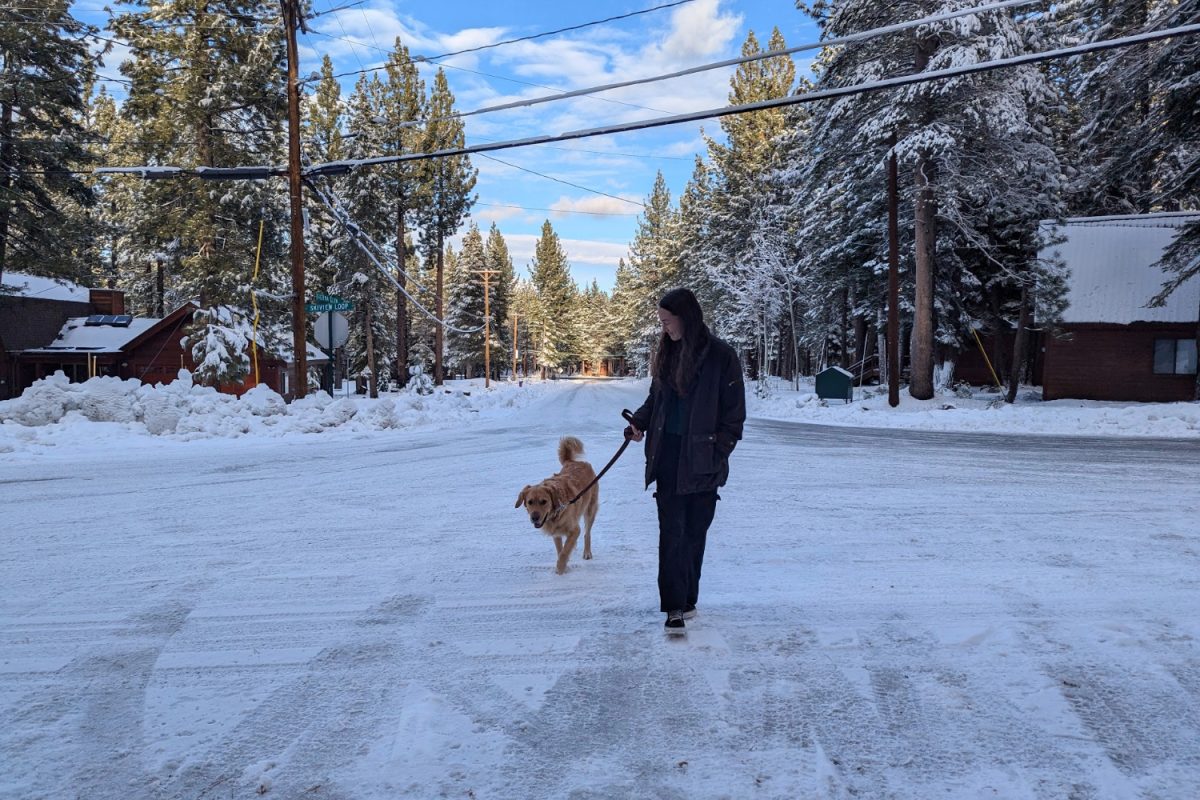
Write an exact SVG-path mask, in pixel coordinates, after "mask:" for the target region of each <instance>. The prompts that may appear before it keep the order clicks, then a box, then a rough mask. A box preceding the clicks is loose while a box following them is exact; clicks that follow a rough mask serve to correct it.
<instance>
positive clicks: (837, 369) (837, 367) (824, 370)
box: [821, 364, 854, 378]
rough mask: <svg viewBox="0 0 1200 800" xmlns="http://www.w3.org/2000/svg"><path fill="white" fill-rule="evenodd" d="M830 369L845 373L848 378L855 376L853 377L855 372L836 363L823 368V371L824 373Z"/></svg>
mask: <svg viewBox="0 0 1200 800" xmlns="http://www.w3.org/2000/svg"><path fill="white" fill-rule="evenodd" d="M830 370H833V371H836V372H840V373H842V374H843V375H845V376H846V377H847V378H853V377H854V373H853V372H850V371H849V370H846V369H842V368H841V367H839V366H837V365H836V364H834V365H833V366H832V367H826V368H825V369H823V370H821V372H823V373H824V372H829V371H830Z"/></svg>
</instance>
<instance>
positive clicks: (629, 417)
mask: <svg viewBox="0 0 1200 800" xmlns="http://www.w3.org/2000/svg"><path fill="white" fill-rule="evenodd" d="M621 416H622V417H624V418H625V421H626V422H628V423H629V424H630V425H632V424H633V412H632V411H630V410H629V409H628V408H625V409H622V410H621ZM632 437H633V428H631V427H628V428H626V429H625V441H623V442H621V446H620V447H618V448H617V452H616V453H615V454H613V457H612V458H610V459H609V460H608V463H607V464H605V465H604V469H602V470H600V471H599V472H597V473H596V477H594V478H592V482H591V483H589V484H588V485H587V486H585V487H583V490H582V491H580V492H579V494H577V495H575V496H574V497H572V498H571V499H570V500H569V501H568V502H566V503H563V504H562V505H561V506H559V507H558V508H556V509H554V510H553V511H551V512H550V514H551V516H557V515H559V514H561V513H562V512H563V511H565V510H566V509H567V508H568V507H570V506H573V505H575V501H576V500H578V499H579V498H581V497H583V496H584V495H585V494H587V492H588V489H591V488H592V487H593V486H595V485H596V484H597V483H599V482H600V479H601V478H603V477H604V473H606V472H608V470H609V468H610V467H611V466H612V465H613V464H615V463H617V459H618V458H620V457H621V454H622V453H624V452H625V448H626V447H629V443H630V442H632V441H633V438H632Z"/></svg>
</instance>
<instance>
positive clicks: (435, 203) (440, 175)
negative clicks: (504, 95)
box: [419, 69, 477, 386]
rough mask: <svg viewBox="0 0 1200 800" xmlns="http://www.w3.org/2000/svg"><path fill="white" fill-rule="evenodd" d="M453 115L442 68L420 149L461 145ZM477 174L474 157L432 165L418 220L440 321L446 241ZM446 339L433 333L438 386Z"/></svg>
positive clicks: (465, 208)
mask: <svg viewBox="0 0 1200 800" xmlns="http://www.w3.org/2000/svg"><path fill="white" fill-rule="evenodd" d="M453 114H454V94H453V93H452V92H451V91H450V84H449V83H447V81H446V74H445V72H443V71H442V70H441V69H439V70H438V71H437V74H436V75H435V76H434V79H433V88H432V89H431V90H430V94H429V105H428V121H427V122H426V124H425V136H424V137H423V139H422V150H424V151H425V152H433V151H436V150H445V149H448V148H452V147H461V146H462V145H463V141H464V134H463V123H462V120H461V119H458V118H456V117H454V116H453ZM476 172H477V170H476V169H475V168H474V167H473V166H471V159H470V157H468V156H465V155H462V156H446V157H442V158H436V159H431V160H430V161H429V166H428V177H427V181H428V183H427V189H428V200H427V202H426V203H425V205H424V206H423V207H422V208H421V209H420V212H419V216H420V224H421V241H422V245H423V246H424V248H425V252H426V253H428V254H431V255H433V256H434V258H437V259H438V261H437V279H436V282H435V289H436V292H437V297H436V301H435V309H434V313H435V314H437V316H438V318H439V319H442V318H444V314H445V309H444V299H445V264H444V263H443V262H442V261H441V258H440V257H441V254H442V252H443V250H444V248H445V246H446V239H447V238H448V237H450V236H452V235H453V234H454V233H455V232H456V231H457V230H458V228H459V226H460V225H462V222H463V220H464V219H466V216H467V214H468V213H469V212H470V210H471V206H472V205H474V203H475V196H474V195H472V194H471V192H472V191H473V190H474V188H475V176H476ZM443 335H444V332H443V329H442V328H441V326H438V327H437V328H436V329H435V330H434V337H435V344H434V365H433V382H434V383H435V384H436V385H439V386H440V385H441V383H442V378H443V375H442V358H443Z"/></svg>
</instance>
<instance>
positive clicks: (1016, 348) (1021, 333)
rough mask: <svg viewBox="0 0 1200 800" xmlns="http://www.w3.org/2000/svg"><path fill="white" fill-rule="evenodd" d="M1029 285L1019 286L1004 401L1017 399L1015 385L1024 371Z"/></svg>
mask: <svg viewBox="0 0 1200 800" xmlns="http://www.w3.org/2000/svg"><path fill="white" fill-rule="evenodd" d="M1028 328H1029V287H1027V286H1025V285H1024V284H1022V286H1021V311H1020V313H1019V314H1018V315H1017V335H1016V336H1015V337H1014V338H1013V354H1012V368H1011V369H1010V370H1009V373H1008V394H1007V395H1006V396H1005V398H1004V402H1006V403H1015V402H1016V400H1017V385H1018V384H1019V383H1020V382H1021V373H1023V372H1024V371H1025V351H1026V349H1027V348H1028V341H1029V332H1028Z"/></svg>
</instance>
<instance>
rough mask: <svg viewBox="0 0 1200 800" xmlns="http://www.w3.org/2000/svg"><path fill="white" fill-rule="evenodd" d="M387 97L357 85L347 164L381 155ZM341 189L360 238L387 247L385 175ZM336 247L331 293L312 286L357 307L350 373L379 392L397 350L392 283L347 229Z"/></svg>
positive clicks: (370, 85)
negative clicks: (367, 379)
mask: <svg viewBox="0 0 1200 800" xmlns="http://www.w3.org/2000/svg"><path fill="white" fill-rule="evenodd" d="M382 93H383V84H382V82H381V81H380V80H379V78H378V76H372V77H370V78H367V77H366V76H365V75H364V76H361V77H360V78H359V80H358V82H357V84H356V85H355V88H354V93H353V94H352V95H351V96H350V99H349V102H348V103H347V110H346V117H347V122H346V127H347V134H349V135H348V136H347V137H346V139H345V144H344V148H345V153H346V156H347V157H348V158H352V159H354V158H365V157H367V156H369V155H372V154H374V153H376V152H377V148H378V147H379V141H380V137H381V134H382V127H383V126H382V125H381V124H380V123H379V121H378V119H377V115H376V113H375V110H376V109H377V108H378V107H379V103H380V96H381V94H382ZM340 187H341V188H340V195H341V203H342V206H343V208H344V209H345V211H346V213H347V214H348V215H349V217H350V221H351V222H352V223H353V224H354V225H355V226H357V229H358V231H359V232H360V233H361V235H362V236H363V237H365V238H367V239H370V240H371V241H372V242H375V243H379V242H381V241H383V240H384V239H385V238H386V237H387V236H388V234H389V233H390V232H391V227H390V226H389V225H388V224H387V219H386V217H381V216H380V215H379V214H377V213H376V210H377V209H379V208H381V207H384V204H385V203H386V198H387V187H386V184H385V180H384V175H383V173H382V172H381V171H380V170H377V169H370V168H367V169H358V170H354V171H353V172H351V173H350V174H349V175H347V176H345V178H343V180H342V181H341V183H340ZM331 245H332V246H331V251H330V257H329V259H328V263H327V264H326V265H325V269H324V271H325V273H326V274H328V275H330V276H332V278H333V282H332V283H331V284H330V285H329V286H328V287H320V286H318V285H313V289H314V290H315V289H320V288H328V289H329V290H331V291H332V293H335V294H339V295H342V296H346V297H348V298H349V299H351V300H353V301H354V309H353V310H352V311H349V312H344V313H346V314H347V317H348V319H349V323H350V336H349V339H348V340H347V342H346V355H347V360H348V363H349V370H350V373H351V374H352V375H361V374H365V373H369V374H370V375H371V376H372V385H373V386H377V382H376V381H377V379H378V378H379V377H380V376H381V375H390V374H391V373H392V360H393V358H394V357H395V352H394V350H393V349H392V346H393V339H392V331H393V330H394V325H393V322H392V314H393V313H395V307H394V306H393V305H392V303H391V297H392V295H391V292H390V291H384V290H382V289H381V287H382V286H383V285H384V284H385V283H388V282H387V278H386V277H385V276H384V275H382V274H381V273H380V271H379V267H378V266H377V265H376V263H375V262H374V261H373V260H372V259H371V258H370V257H369V256H368V255H367V253H365V252H364V251H363V248H362V247H361V246H360V244H359V243H356V242H355V240H354V237H353V236H352V235H351V232H350V231H348V230H346V229H345V227H343V226H340V225H339V226H338V227H337V228H335V229H334V238H333V241H332V242H331ZM377 257H378V256H377ZM388 285H389V286H390V283H388Z"/></svg>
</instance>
